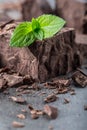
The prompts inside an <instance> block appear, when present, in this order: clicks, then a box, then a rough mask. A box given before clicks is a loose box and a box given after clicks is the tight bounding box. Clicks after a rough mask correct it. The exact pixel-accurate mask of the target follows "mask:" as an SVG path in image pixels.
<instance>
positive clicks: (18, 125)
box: [12, 121, 25, 128]
mask: <svg viewBox="0 0 87 130" xmlns="http://www.w3.org/2000/svg"><path fill="white" fill-rule="evenodd" d="M12 126H13V127H15V128H21V127H24V126H25V125H24V123H21V122H17V121H14V122H13V123H12Z"/></svg>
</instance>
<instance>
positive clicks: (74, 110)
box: [0, 69, 87, 130]
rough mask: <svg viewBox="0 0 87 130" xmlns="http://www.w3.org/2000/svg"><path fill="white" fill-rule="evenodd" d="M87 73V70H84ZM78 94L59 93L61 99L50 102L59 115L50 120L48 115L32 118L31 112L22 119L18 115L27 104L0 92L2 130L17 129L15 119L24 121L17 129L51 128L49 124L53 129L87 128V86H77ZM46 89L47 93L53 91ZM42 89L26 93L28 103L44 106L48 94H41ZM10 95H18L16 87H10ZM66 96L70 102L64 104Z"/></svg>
mask: <svg viewBox="0 0 87 130" xmlns="http://www.w3.org/2000/svg"><path fill="white" fill-rule="evenodd" d="M83 71H84V72H85V73H86V74H87V70H86V69H84V70H83ZM73 87H74V88H75V92H76V95H73V96H71V95H70V93H68V94H64V95H63V94H62V95H58V97H59V100H57V101H56V102H54V103H50V105H53V106H55V107H57V108H58V110H59V112H58V113H59V115H58V117H57V119H56V120H49V119H47V118H46V117H40V118H39V119H37V120H32V119H31V118H30V114H27V115H26V119H24V120H21V119H18V118H17V117H16V115H17V114H19V113H21V109H27V106H26V105H19V104H17V103H14V102H12V101H11V100H10V99H9V98H8V96H7V95H5V94H2V93H0V130H15V129H16V128H13V127H12V122H13V121H20V122H24V124H25V127H24V128H17V130H21V129H22V130H49V126H53V130H87V111H84V105H87V87H86V88H78V87H75V86H73ZM41 91H45V92H46V95H47V94H48V93H51V92H52V90H51V91H48V90H41ZM41 91H37V92H35V93H33V94H28V95H24V98H25V99H26V100H27V102H28V104H32V105H33V106H34V107H35V108H36V109H42V108H43V105H44V103H43V99H44V97H45V96H46V95H44V96H42V95H40V93H41ZM9 93H10V96H13V95H16V92H15V89H14V88H13V89H10V91H9ZM64 98H68V99H70V103H69V104H63V102H64Z"/></svg>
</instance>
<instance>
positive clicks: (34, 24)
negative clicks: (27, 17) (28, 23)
mask: <svg viewBox="0 0 87 130" xmlns="http://www.w3.org/2000/svg"><path fill="white" fill-rule="evenodd" d="M39 29H40V24H39V22H38V21H37V20H36V19H34V18H33V19H32V30H33V31H38V30H39Z"/></svg>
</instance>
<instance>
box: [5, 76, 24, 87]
mask: <svg viewBox="0 0 87 130" xmlns="http://www.w3.org/2000/svg"><path fill="white" fill-rule="evenodd" d="M3 78H4V79H5V80H6V81H7V85H8V86H9V87H13V86H18V85H21V84H23V77H21V76H18V75H17V74H12V75H11V74H4V75H3Z"/></svg>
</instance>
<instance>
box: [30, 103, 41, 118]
mask: <svg viewBox="0 0 87 130" xmlns="http://www.w3.org/2000/svg"><path fill="white" fill-rule="evenodd" d="M28 108H29V110H30V113H31V118H32V119H37V118H39V116H40V115H43V111H42V110H36V109H34V108H33V107H32V106H31V105H29V106H28Z"/></svg>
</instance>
